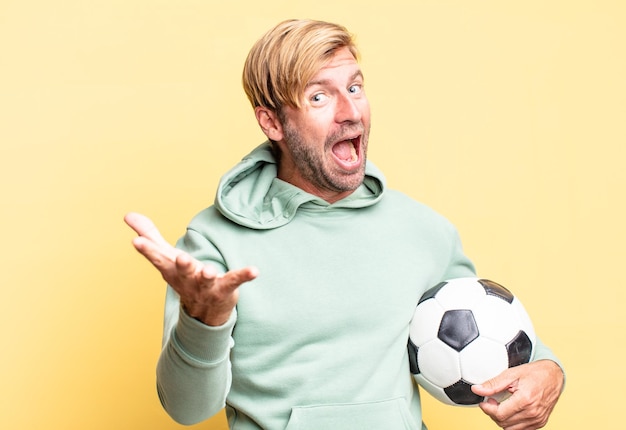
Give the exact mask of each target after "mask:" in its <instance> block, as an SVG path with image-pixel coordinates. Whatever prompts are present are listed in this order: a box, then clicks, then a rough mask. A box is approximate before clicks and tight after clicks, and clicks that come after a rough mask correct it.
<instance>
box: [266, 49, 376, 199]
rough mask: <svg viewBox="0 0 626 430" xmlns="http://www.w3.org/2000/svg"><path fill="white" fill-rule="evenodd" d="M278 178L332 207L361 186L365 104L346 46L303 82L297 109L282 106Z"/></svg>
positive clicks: (367, 121) (366, 117) (367, 118)
mask: <svg viewBox="0 0 626 430" xmlns="http://www.w3.org/2000/svg"><path fill="white" fill-rule="evenodd" d="M282 117H283V122H282V129H283V139H282V140H280V141H278V145H279V146H280V149H281V158H280V165H279V170H278V177H279V178H280V179H282V180H284V181H287V182H289V183H291V184H293V185H296V186H298V187H299V188H302V189H303V190H305V191H307V192H309V193H311V194H314V195H317V196H319V197H321V198H323V199H324V200H326V201H328V202H330V203H333V202H335V201H337V200H340V199H342V198H343V197H346V196H347V195H349V194H350V193H352V192H353V191H354V190H355V189H357V188H358V187H359V185H360V184H361V183H362V182H363V177H364V175H365V159H366V152H367V141H368V136H369V128H370V106H369V102H368V100H367V97H366V96H365V92H364V91H363V75H362V74H361V69H360V67H359V65H358V63H357V62H356V60H355V58H354V57H353V55H352V54H351V53H350V51H349V50H348V49H347V48H343V49H340V50H337V52H336V53H335V54H334V56H333V57H332V59H331V61H330V62H329V63H327V64H326V65H325V66H324V67H323V68H322V69H320V71H319V72H318V73H317V74H316V75H315V76H314V77H313V78H312V79H311V81H310V82H309V83H308V84H307V86H306V88H305V91H304V100H303V103H302V106H301V107H300V108H299V109H294V108H291V107H284V108H283V115H282Z"/></svg>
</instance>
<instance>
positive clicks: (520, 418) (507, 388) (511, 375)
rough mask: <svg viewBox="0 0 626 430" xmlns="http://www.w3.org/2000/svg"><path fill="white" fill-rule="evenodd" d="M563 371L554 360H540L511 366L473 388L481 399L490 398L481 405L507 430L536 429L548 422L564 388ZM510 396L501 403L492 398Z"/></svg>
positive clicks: (485, 411)
mask: <svg viewBox="0 0 626 430" xmlns="http://www.w3.org/2000/svg"><path fill="white" fill-rule="evenodd" d="M563 379H564V375H563V371H562V370H561V368H560V367H559V366H558V365H557V364H556V363H555V362H553V361H550V360H539V361H535V362H532V363H528V364H522V365H520V366H516V367H512V368H510V369H507V370H505V371H504V372H502V373H501V374H500V375H498V376H496V377H495V378H493V379H490V380H489V381H487V382H485V383H484V384H480V385H474V386H472V391H473V392H474V393H476V394H478V395H479V396H486V397H489V398H488V399H487V400H486V401H485V402H482V403H481V404H480V405H479V406H480V408H481V409H482V410H483V412H484V413H485V414H487V415H489V416H490V417H491V419H492V420H494V421H495V422H496V424H498V425H499V426H500V427H502V428H503V429H505V430H535V429H539V428H542V427H544V426H545V425H546V423H547V422H548V418H549V417H550V413H551V412H552V409H554V406H555V405H556V402H557V400H558V399H559V396H560V395H561V390H562V388H563V382H564V381H563ZM500 393H503V394H506V393H508V395H509V397H508V398H507V399H506V400H503V401H501V402H498V401H497V400H495V399H494V398H491V396H495V397H498V396H497V395H498V394H500Z"/></svg>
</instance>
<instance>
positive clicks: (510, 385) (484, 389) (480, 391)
mask: <svg viewBox="0 0 626 430" xmlns="http://www.w3.org/2000/svg"><path fill="white" fill-rule="evenodd" d="M517 382H518V378H517V376H516V374H515V372H513V371H512V369H507V370H505V371H504V372H502V373H500V374H499V375H498V376H496V377H494V378H491V379H489V380H488V381H485V382H483V383H482V384H476V385H472V391H473V392H474V394H477V395H479V396H486V397H488V396H493V395H494V394H497V393H501V392H504V391H509V392H513V391H515V388H516V387H517Z"/></svg>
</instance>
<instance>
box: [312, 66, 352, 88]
mask: <svg viewBox="0 0 626 430" xmlns="http://www.w3.org/2000/svg"><path fill="white" fill-rule="evenodd" d="M358 77H360V78H361V79H363V71H362V70H361V69H359V70H357V71H356V72H354V74H353V75H352V76H350V81H354V80H355V79H356V78H358ZM330 82H331V80H330V79H319V80H316V81H311V82H309V83H308V84H306V86H305V87H304V88H305V89H306V88H309V87H312V86H315V85H322V86H323V85H327V84H329V83H330Z"/></svg>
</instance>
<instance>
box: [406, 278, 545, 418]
mask: <svg viewBox="0 0 626 430" xmlns="http://www.w3.org/2000/svg"><path fill="white" fill-rule="evenodd" d="M535 342H536V337H535V331H534V329H533V325H532V322H531V321H530V318H529V317H528V314H527V313H526V310H525V309H524V307H523V306H522V304H521V303H520V301H519V300H518V299H517V298H516V297H515V296H514V295H513V294H512V293H511V292H510V291H509V290H507V289H506V288H504V287H503V286H502V285H499V284H497V283H495V282H493V281H489V280H487V279H478V278H457V279H450V280H448V281H445V282H442V283H440V284H439V285H437V286H435V287H433V288H431V289H430V290H428V291H426V292H425V293H424V295H422V298H421V299H420V301H419V303H418V304H417V307H416V308H415V312H414V314H413V318H412V320H411V323H410V327H409V342H408V351H409V363H410V368H411V373H412V374H413V376H414V378H415V380H416V381H417V382H418V383H419V384H420V385H421V386H422V387H423V388H424V389H425V390H426V391H427V392H428V393H430V394H431V395H432V396H433V397H435V398H436V399H438V400H440V401H442V402H443V403H446V404H449V405H455V406H476V405H477V404H478V403H480V402H482V401H484V400H485V399H484V397H482V396H478V395H476V394H474V393H473V392H472V390H471V388H470V387H471V386H472V385H473V384H482V383H483V382H485V381H487V380H489V379H491V378H493V377H495V376H497V375H498V374H499V373H501V372H502V371H504V370H506V369H507V368H509V367H513V366H518V365H520V364H524V363H528V362H529V361H530V360H531V359H532V357H533V354H534V352H535Z"/></svg>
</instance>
